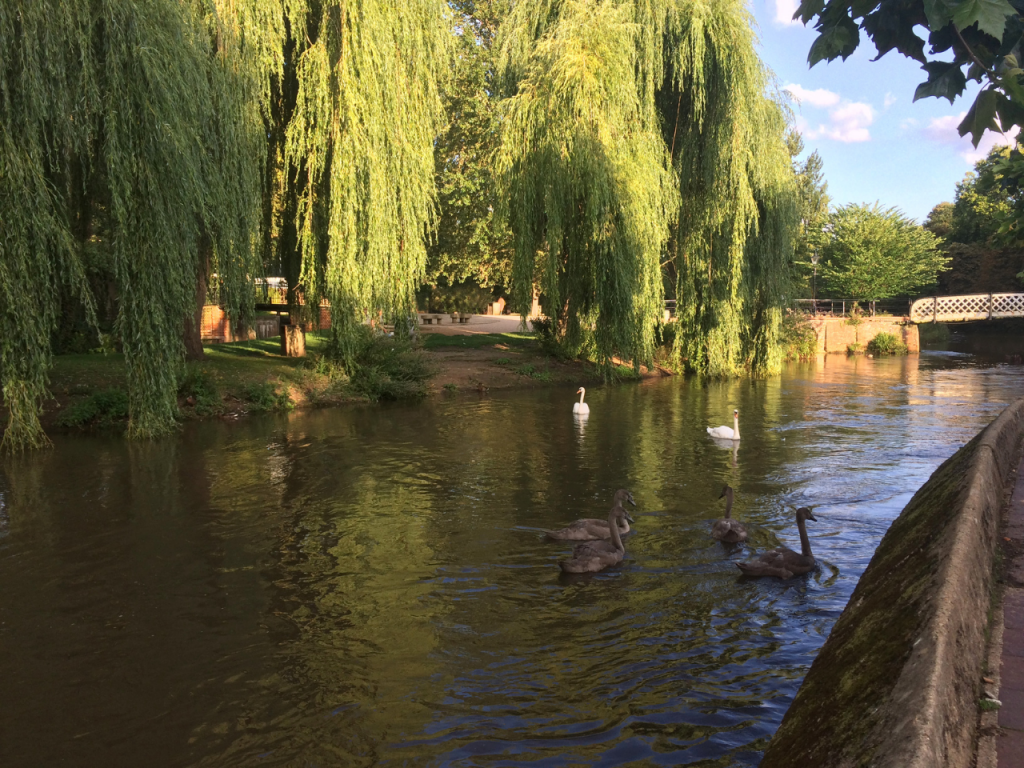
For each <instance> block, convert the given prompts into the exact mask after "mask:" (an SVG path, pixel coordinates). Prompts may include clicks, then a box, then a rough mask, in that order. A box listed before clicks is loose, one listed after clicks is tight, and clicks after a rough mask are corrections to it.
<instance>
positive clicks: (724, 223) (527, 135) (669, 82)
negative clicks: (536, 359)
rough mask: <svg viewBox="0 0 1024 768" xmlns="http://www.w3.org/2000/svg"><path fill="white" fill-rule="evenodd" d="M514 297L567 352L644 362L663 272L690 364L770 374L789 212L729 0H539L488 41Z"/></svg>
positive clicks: (780, 141) (771, 116) (772, 106)
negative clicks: (547, 319)
mask: <svg viewBox="0 0 1024 768" xmlns="http://www.w3.org/2000/svg"><path fill="white" fill-rule="evenodd" d="M501 34H502V72H503V77H504V82H505V87H506V88H507V89H508V92H509V93H510V94H511V95H510V98H509V99H508V100H507V102H506V103H505V105H504V109H505V113H504V122H503V135H502V144H501V149H500V151H499V156H498V157H499V159H498V165H497V168H498V170H499V173H500V174H501V176H500V178H501V183H502V190H503V197H504V202H505V203H506V205H507V213H508V215H509V218H510V223H511V227H512V231H513V234H514V242H515V253H514V259H513V291H514V300H515V304H516V306H518V307H520V308H525V307H526V306H527V305H528V299H529V298H530V296H531V295H532V291H533V289H534V287H535V285H537V284H538V283H539V284H540V285H541V287H542V289H543V292H544V295H545V298H546V302H547V306H548V307H549V313H550V314H552V315H554V316H556V317H557V318H558V322H559V328H560V330H561V333H562V335H563V338H564V340H565V342H566V343H567V344H568V345H569V347H570V348H579V347H580V346H581V345H582V344H584V343H585V342H586V339H587V337H588V332H589V329H590V328H591V327H592V328H593V329H594V331H593V334H594V335H593V339H594V343H595V345H596V350H597V351H598V353H599V354H600V355H601V356H604V357H606V358H607V357H609V356H611V355H612V354H621V355H623V356H624V357H629V358H632V359H633V360H634V361H636V362H639V361H644V360H647V359H649V358H650V355H651V352H652V329H653V326H654V325H655V323H656V322H657V321H658V317H659V315H660V311H661V299H662V291H663V287H662V282H661V275H660V261H661V259H662V257H663V255H664V254H666V253H667V256H666V258H667V260H668V261H669V263H670V264H671V265H672V267H673V268H674V269H675V271H676V274H677V275H678V278H677V296H678V305H677V306H678V317H679V321H680V323H681V330H682V332H681V333H680V335H679V337H678V338H679V342H678V343H679V352H680V353H681V354H682V355H683V356H684V357H685V358H686V360H687V365H688V366H689V368H690V369H691V370H694V371H698V372H701V373H705V374H709V375H712V376H725V375H734V374H735V373H736V372H738V371H739V370H741V369H742V368H743V367H747V368H749V369H750V370H751V371H753V372H754V373H755V375H764V374H767V373H771V372H773V371H775V370H777V368H778V365H779V362H780V361H779V354H778V350H777V344H776V340H777V334H778V327H779V322H780V319H781V305H782V302H783V298H784V295H785V292H786V289H787V287H788V284H787V280H788V275H789V271H788V263H789V260H790V257H791V253H792V244H793V243H792V227H793V224H794V222H795V215H796V202H795V199H796V198H795V193H794V188H793V175H792V169H791V166H790V163H789V155H788V153H787V151H786V144H785V141H784V131H785V120H786V116H785V114H784V112H783V109H782V108H781V107H780V105H779V102H778V100H777V99H775V98H774V97H773V91H772V82H771V76H770V74H769V73H768V71H767V70H766V69H765V67H764V66H763V64H762V63H761V61H760V60H759V59H758V57H757V54H756V51H755V38H754V34H753V31H752V27H751V19H750V16H749V13H748V11H747V8H746V4H745V3H744V2H742V0H715V1H714V2H712V1H711V0H689V1H687V2H683V1H682V0H657V1H656V2H640V1H639V0H632V1H623V2H616V1H615V0H603V1H602V2H590V3H588V2H582V1H581V0H537V1H536V2H525V3H519V4H517V5H516V6H515V7H514V9H513V11H512V14H511V16H510V18H509V20H508V21H507V23H506V24H505V25H504V26H503V29H502V33H501Z"/></svg>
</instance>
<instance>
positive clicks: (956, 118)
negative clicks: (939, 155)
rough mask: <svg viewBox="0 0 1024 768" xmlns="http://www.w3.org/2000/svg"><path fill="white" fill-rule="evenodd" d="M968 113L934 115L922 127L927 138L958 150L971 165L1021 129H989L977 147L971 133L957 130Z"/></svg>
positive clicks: (1010, 139)
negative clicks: (961, 132)
mask: <svg viewBox="0 0 1024 768" xmlns="http://www.w3.org/2000/svg"><path fill="white" fill-rule="evenodd" d="M966 114H967V113H966V112H961V113H960V114H959V115H946V116H945V117H933V118H932V119H931V122H929V123H928V125H927V126H926V127H925V128H923V129H922V133H923V134H924V135H925V137H926V138H928V139H931V140H932V141H934V142H936V143H938V144H945V145H946V146H948V147H953V148H954V149H956V150H958V151H957V154H959V155H960V157H962V158H963V159H964V160H966V161H967V162H968V163H970V164H971V165H974V164H975V163H976V162H978V161H979V160H981V159H983V158H985V157H986V156H988V153H989V152H990V151H991V150H992V148H993V147H995V146H998V145H1005V144H1009V143H1010V142H1011V141H1013V138H1014V137H1015V136H1016V135H1017V133H1018V130H1019V129H1018V128H1017V127H1016V126H1014V127H1013V128H1012V129H1011V130H1010V131H1007V132H1006V133H1005V134H1002V133H996V132H995V131H987V132H986V133H985V134H984V135H983V136H982V137H981V141H980V142H978V146H977V148H975V147H974V145H973V144H972V143H971V135H970V134H967V135H966V136H961V135H960V133H959V131H958V130H957V126H959V125H960V123H961V122H962V121H963V119H964V116H965V115H966Z"/></svg>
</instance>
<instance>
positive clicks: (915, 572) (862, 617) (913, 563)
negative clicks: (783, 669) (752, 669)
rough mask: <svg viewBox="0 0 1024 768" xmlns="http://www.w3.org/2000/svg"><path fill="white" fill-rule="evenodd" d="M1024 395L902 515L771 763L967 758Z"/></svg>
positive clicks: (822, 765)
mask: <svg viewBox="0 0 1024 768" xmlns="http://www.w3.org/2000/svg"><path fill="white" fill-rule="evenodd" d="M1022 434H1024V400H1022V401H1020V402H1018V403H1016V404H1014V405H1012V406H1010V407H1009V408H1007V409H1006V410H1005V411H1003V413H1002V414H1001V415H1000V416H999V418H997V419H996V420H995V421H994V422H993V423H992V424H990V425H989V426H988V427H987V428H986V429H985V430H984V431H983V432H982V433H981V434H979V435H978V436H977V437H976V438H974V439H973V440H972V441H971V442H970V443H968V444H967V445H965V446H964V447H963V448H961V449H960V450H959V451H957V453H956V454H954V455H953V456H952V457H951V458H950V459H948V460H947V461H946V462H945V463H944V464H943V465H942V466H941V467H939V468H938V469H937V470H936V471H935V473H934V474H933V475H932V476H931V478H930V479H929V480H928V482H927V483H925V484H924V486H922V487H921V489H920V490H919V491H918V492H917V493H916V494H915V495H914V498H913V499H911V501H910V503H909V504H908V505H907V507H906V508H905V509H904V510H903V512H902V513H901V514H900V516H899V517H898V518H897V519H896V520H895V521H894V522H893V524H892V526H891V527H890V529H889V531H888V532H887V533H886V535H885V537H884V538H883V539H882V542H881V543H880V544H879V546H878V550H877V551H876V552H875V555H874V557H873V558H872V559H871V563H870V565H869V566H868V568H867V570H866V571H865V572H864V575H863V576H862V577H861V580H860V582H859V583H858V585H857V588H856V590H854V593H853V595H852V597H851V598H850V602H849V604H848V605H847V607H846V609H845V610H844V611H843V614H842V616H840V618H839V620H838V621H837V622H836V625H835V627H834V628H833V630H832V633H831V635H830V636H829V638H828V640H827V641H826V643H825V645H824V646H823V647H822V649H821V652H820V653H819V654H818V657H817V658H816V659H815V661H814V664H813V665H812V666H811V669H810V672H809V673H808V675H807V677H806V679H805V680H804V682H803V685H802V686H801V687H800V691H799V692H798V693H797V696H796V698H795V699H794V701H793V704H792V705H791V706H790V708H789V711H788V712H787V713H786V716H785V718H784V719H783V721H782V725H781V726H780V728H779V731H778V733H777V734H776V735H775V737H774V738H773V739H772V740H771V743H770V744H769V746H768V750H767V752H766V753H765V756H764V760H763V761H762V763H761V766H762V768H793V767H794V766H814V767H815V768H852V767H853V766H872V767H873V768H943V767H950V768H952V767H957V768H959V767H961V766H962V767H963V768H968V766H971V765H972V761H973V759H974V745H975V737H976V732H977V724H978V700H979V697H980V696H982V695H983V688H982V684H983V681H982V674H983V662H984V658H985V653H986V630H987V627H988V617H989V613H990V608H991V605H992V594H993V570H994V558H995V553H996V550H997V541H998V537H999V526H1000V516H1001V512H1002V509H1003V504H1004V499H1005V495H1006V491H1007V488H1008V484H1009V482H1010V481H1011V480H1012V468H1013V467H1014V466H1016V465H1015V460H1016V457H1017V455H1018V452H1019V449H1020V444H1021V438H1022Z"/></svg>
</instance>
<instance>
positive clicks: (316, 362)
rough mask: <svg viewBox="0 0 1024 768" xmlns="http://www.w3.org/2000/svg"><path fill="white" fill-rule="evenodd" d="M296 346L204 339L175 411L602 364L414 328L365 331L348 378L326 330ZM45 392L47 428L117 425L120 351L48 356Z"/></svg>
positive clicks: (262, 406) (511, 382) (505, 338)
mask: <svg viewBox="0 0 1024 768" xmlns="http://www.w3.org/2000/svg"><path fill="white" fill-rule="evenodd" d="M306 351H307V356H306V357H305V358H293V357H291V358H290V357H284V356H283V355H281V353H280V352H281V348H280V340H279V339H277V338H272V339H264V340H257V341H245V342H235V343H230V344H214V345H209V346H207V347H205V359H204V360H202V361H199V362H194V363H190V364H189V365H188V366H187V369H186V372H185V375H184V377H183V379H182V381H181V382H180V388H179V392H178V405H179V409H180V412H181V417H182V419H183V420H189V419H206V418H216V417H231V418H233V417H236V416H238V415H241V414H243V413H259V412H268V411H286V410H291V409H293V408H310V407H327V406H334V405H339V404H342V403H352V402H372V401H376V400H399V399H414V398H418V397H424V396H427V395H430V394H432V393H444V394H449V395H450V394H451V393H454V392H459V391H469V390H476V391H487V390H490V389H511V388H522V387H531V386H550V385H563V384H564V385H565V386H566V387H571V386H578V385H581V384H590V383H593V382H597V381H602V380H603V379H604V378H605V377H606V373H607V371H606V370H605V369H603V368H602V367H601V366H598V365H596V364H594V363H592V362H588V361H579V360H564V359H561V358H558V357H556V356H554V355H551V354H549V353H548V351H547V350H546V348H545V347H544V345H543V344H542V343H541V341H539V340H538V339H537V337H536V336H535V335H534V334H532V333H491V334H473V335H461V336H446V335H442V334H422V336H421V338H420V340H419V342H418V343H417V344H416V345H415V346H410V345H408V344H402V343H400V342H395V341H394V340H393V339H389V338H386V337H381V336H376V337H371V336H369V335H367V337H366V338H365V339H364V340H363V344H362V346H361V347H360V350H359V352H358V355H357V360H358V363H359V365H358V370H357V372H356V373H355V374H354V375H353V376H352V377H349V376H347V375H346V374H345V373H343V372H342V371H341V369H340V367H339V366H338V365H336V364H334V363H332V362H331V359H330V355H329V352H330V350H329V343H328V338H327V337H326V336H319V335H317V334H312V333H311V334H307V336H306ZM611 373H612V377H613V378H615V379H623V380H629V379H635V378H637V377H636V375H635V374H634V373H633V371H632V369H630V368H628V367H626V366H616V367H614V368H613V369H612V372H611ZM648 375H650V374H648ZM655 375H656V374H655ZM50 391H51V393H52V395H53V397H52V399H50V400H47V401H46V403H45V404H44V413H43V419H42V420H43V426H44V428H46V429H47V430H48V431H52V430H58V431H60V430H78V429H95V428H113V429H120V428H123V426H124V424H125V423H126V421H127V415H128V400H127V395H126V391H127V382H126V380H125V362H124V356H123V355H121V354H116V353H112V354H105V355H104V354H83V355H61V356H58V357H56V358H55V359H54V365H53V369H52V371H51V375H50Z"/></svg>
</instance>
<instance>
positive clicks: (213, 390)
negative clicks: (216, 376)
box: [178, 366, 222, 416]
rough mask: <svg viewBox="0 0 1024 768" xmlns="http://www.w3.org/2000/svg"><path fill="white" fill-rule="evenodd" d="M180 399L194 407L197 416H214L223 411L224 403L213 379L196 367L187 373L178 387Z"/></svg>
mask: <svg viewBox="0 0 1024 768" xmlns="http://www.w3.org/2000/svg"><path fill="white" fill-rule="evenodd" d="M178 395H179V397H183V398H185V400H186V403H187V404H189V405H191V406H193V408H194V409H195V413H196V415H197V416H212V415H213V414H215V413H220V411H221V410H222V401H221V397H220V392H219V391H218V389H217V384H216V382H214V380H213V377H212V376H211V375H210V374H208V373H206V372H205V371H203V370H202V369H200V368H198V367H196V366H190V367H189V368H188V369H187V370H186V371H185V377H184V378H183V379H182V381H181V385H180V386H179V387H178Z"/></svg>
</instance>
